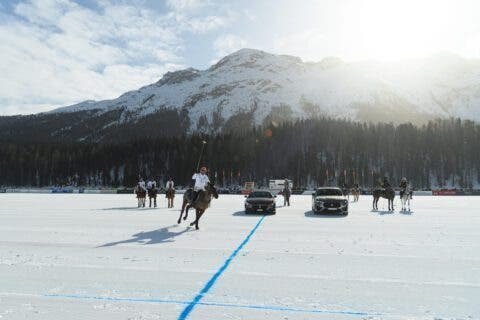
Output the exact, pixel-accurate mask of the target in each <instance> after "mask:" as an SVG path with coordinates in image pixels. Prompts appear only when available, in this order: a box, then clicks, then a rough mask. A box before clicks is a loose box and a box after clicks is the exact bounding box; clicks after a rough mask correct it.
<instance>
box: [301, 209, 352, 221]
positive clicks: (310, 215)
mask: <svg viewBox="0 0 480 320" xmlns="http://www.w3.org/2000/svg"><path fill="white" fill-rule="evenodd" d="M304 215H305V217H306V218H324V219H335V218H346V217H347V216H344V215H343V214H341V213H313V211H312V210H309V211H305V212H304Z"/></svg>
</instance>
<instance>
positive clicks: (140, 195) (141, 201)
mask: <svg viewBox="0 0 480 320" xmlns="http://www.w3.org/2000/svg"><path fill="white" fill-rule="evenodd" d="M135 194H136V195H137V201H138V207H139V208H140V207H144V208H145V198H146V196H147V191H145V189H143V188H142V187H140V186H136V187H135Z"/></svg>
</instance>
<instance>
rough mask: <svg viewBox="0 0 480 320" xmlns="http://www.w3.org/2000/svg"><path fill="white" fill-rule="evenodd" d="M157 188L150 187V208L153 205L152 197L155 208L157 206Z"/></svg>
mask: <svg viewBox="0 0 480 320" xmlns="http://www.w3.org/2000/svg"><path fill="white" fill-rule="evenodd" d="M157 192H158V191H157V188H155V187H152V188H150V189H148V200H149V208H151V207H152V198H153V206H154V208H156V207H157Z"/></svg>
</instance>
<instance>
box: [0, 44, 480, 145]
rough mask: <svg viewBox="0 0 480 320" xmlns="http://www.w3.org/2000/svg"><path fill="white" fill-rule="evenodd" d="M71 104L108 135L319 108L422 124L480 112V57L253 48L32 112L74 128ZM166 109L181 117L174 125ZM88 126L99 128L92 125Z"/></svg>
mask: <svg viewBox="0 0 480 320" xmlns="http://www.w3.org/2000/svg"><path fill="white" fill-rule="evenodd" d="M68 113H75V114H76V116H71V117H65V118H66V119H67V118H68V119H69V120H65V121H66V122H67V121H71V118H77V119H81V120H78V121H79V124H73V127H75V126H78V125H81V124H82V123H83V124H84V126H85V128H83V127H82V129H81V130H80V129H79V130H78V132H84V133H85V135H84V136H78V135H76V136H75V137H76V139H78V140H85V139H86V140H89V139H91V136H92V135H93V136H95V137H97V138H95V139H102V132H105V134H108V132H110V131H111V130H112V128H117V129H116V130H117V131H119V130H121V127H122V126H128V127H130V128H131V129H132V130H133V128H134V127H138V123H156V124H157V125H160V124H163V125H164V126H166V127H171V128H175V129H172V131H171V132H170V131H168V130H166V129H165V128H152V130H164V129H165V130H166V131H165V134H167V135H168V134H178V133H179V132H181V131H182V130H184V131H185V133H195V132H210V133H212V132H213V133H215V132H223V131H236V130H242V128H244V127H245V126H247V127H250V126H252V125H262V124H264V125H269V124H271V123H275V124H278V123H281V122H284V121H293V120H296V119H304V118H315V117H329V118H336V119H339V118H341V119H347V120H354V121H373V122H394V123H402V122H413V123H417V124H419V123H423V122H426V121H428V120H431V119H434V118H449V117H455V118H457V117H458V118H461V119H469V120H474V121H480V60H472V59H471V60H469V59H464V58H461V57H459V56H455V55H451V54H438V55H434V56H432V57H429V58H423V59H409V60H404V61H397V62H376V61H360V62H344V61H342V60H341V59H339V58H336V57H326V58H324V59H322V60H321V61H319V62H303V61H302V60H301V59H300V58H298V57H294V56H289V55H276V54H272V53H268V52H265V51H261V50H256V49H247V48H244V49H241V50H239V51H236V52H234V53H232V54H229V55H227V56H225V57H224V58H222V59H220V60H219V61H218V62H217V63H215V64H213V65H212V66H210V67H209V68H207V69H205V70H198V69H194V68H187V69H183V70H178V71H173V72H167V73H166V74H164V75H163V77H162V78H161V79H159V80H158V81H157V82H155V83H152V84H149V85H146V86H143V87H141V88H139V89H137V90H131V91H128V92H126V93H124V94H122V95H120V96H119V97H118V98H115V99H109V100H102V101H91V100H90V101H84V102H80V103H77V104H74V105H71V106H66V107H61V108H57V109H55V110H52V111H49V112H47V113H43V114H39V115H36V116H35V117H33V118H32V117H30V118H32V119H39V118H42V119H43V120H42V121H46V122H48V121H53V122H55V123H56V124H57V125H56V127H55V130H53V131H52V132H51V134H52V135H55V134H58V132H62V134H65V135H66V136H68V133H69V130H70V129H69V128H70V127H72V124H71V123H65V124H64V126H63V127H61V119H60V118H61V117H62V115H66V114H68ZM155 117H159V119H152V118H155ZM162 117H163V118H165V119H167V118H168V119H170V121H176V122H178V123H175V124H174V123H170V122H169V123H166V124H165V121H164V120H165V119H162ZM53 118H55V120H48V119H53ZM19 119H20V120H21V119H22V118H21V117H20V118H19ZM23 119H29V118H28V117H27V118H23ZM20 120H19V121H20ZM32 121H33V120H32ZM5 122H8V121H7V120H5V121H4V123H5ZM32 126H34V125H33V124H32ZM88 128H90V129H91V131H92V132H95V134H88ZM139 130H140V129H139ZM141 130H143V128H141ZM141 130H140V131H141ZM167 131H168V132H167Z"/></svg>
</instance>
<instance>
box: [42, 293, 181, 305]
mask: <svg viewBox="0 0 480 320" xmlns="http://www.w3.org/2000/svg"><path fill="white" fill-rule="evenodd" d="M43 296H44V297H49V298H67V299H79V300H107V301H126V302H148V303H170V304H189V303H190V301H181V300H168V299H135V298H113V297H96V296H82V295H74V294H45V295H43Z"/></svg>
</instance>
